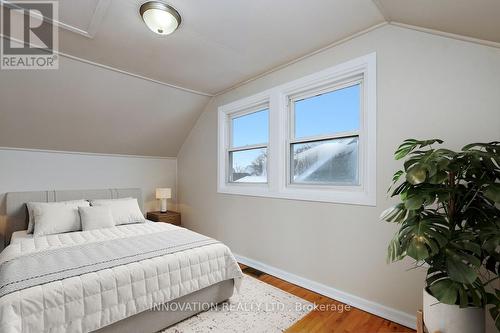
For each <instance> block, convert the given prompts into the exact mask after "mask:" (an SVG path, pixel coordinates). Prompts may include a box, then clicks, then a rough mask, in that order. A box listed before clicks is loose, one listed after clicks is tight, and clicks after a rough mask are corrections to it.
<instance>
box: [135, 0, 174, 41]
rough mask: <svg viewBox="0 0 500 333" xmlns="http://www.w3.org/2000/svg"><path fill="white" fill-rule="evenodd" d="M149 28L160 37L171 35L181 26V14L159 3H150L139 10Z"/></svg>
mask: <svg viewBox="0 0 500 333" xmlns="http://www.w3.org/2000/svg"><path fill="white" fill-rule="evenodd" d="M139 12H140V13H141V17H142V19H143V20H144V23H146V25H147V26H148V28H149V29H150V30H151V31H153V32H155V33H157V34H159V35H170V34H171V33H173V32H174V31H175V30H177V28H178V27H179V25H180V24H181V16H180V15H179V12H178V11H176V10H175V8H173V7H172V6H169V5H167V4H166V3H163V2H159V1H148V2H146V3H144V4H143V5H142V6H141V8H140V9H139Z"/></svg>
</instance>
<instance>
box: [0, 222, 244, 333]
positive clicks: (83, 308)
mask: <svg viewBox="0 0 500 333" xmlns="http://www.w3.org/2000/svg"><path fill="white" fill-rule="evenodd" d="M177 229H180V228H179V227H176V226H173V225H170V224H166V223H141V224H134V225H123V226H117V227H113V228H107V229H96V230H90V231H80V232H71V233H64V234H57V235H48V236H42V237H32V236H31V235H26V234H24V235H23V234H22V233H19V234H18V235H16V236H15V237H14V238H13V240H12V243H11V244H10V245H9V246H8V247H7V248H6V249H5V250H4V251H2V252H1V253H0V265H1V264H2V263H5V262H6V261H9V260H13V259H14V260H15V259H16V258H17V257H20V256H25V255H31V254H33V253H37V252H43V251H49V250H52V249H61V248H64V247H75V246H79V245H81V244H89V243H92V242H96V244H97V242H103V241H104V242H105V241H108V240H114V239H124V238H128V237H134V236H137V235H146V234H155V233H161V232H166V231H172V232H174V231H175V230H177ZM241 276H242V273H241V270H240V268H239V266H238V264H237V262H236V260H235V259H234V256H233V255H232V253H231V251H230V250H229V248H228V247H227V246H225V245H224V244H221V243H214V244H209V245H205V246H200V247H194V248H190V249H187V250H183V251H179V252H175V253H169V254H166V255H161V256H157V257H153V258H149V259H145V260H141V261H138V262H132V263H129V264H126V265H120V266H117V267H113V268H109V269H102V270H99V271H95V272H90V273H86V274H82V275H78V276H73V277H70V278H65V279H62V280H57V281H53V282H49V283H45V284H42V285H37V286H33V287H29V288H26V289H22V290H19V291H15V292H12V293H9V294H7V295H5V296H3V297H1V298H0V332H2V333H11V332H90V331H94V330H97V329H99V328H102V327H105V326H107V325H110V324H112V323H114V322H117V321H119V320H122V319H124V318H127V317H130V316H132V315H135V314H138V313H141V312H143V311H146V310H148V309H150V308H151V307H152V305H153V304H160V303H165V302H168V301H171V300H174V299H177V298H179V297H182V296H184V295H188V294H190V293H193V292H195V291H198V290H201V289H203V288H205V287H208V286H211V285H214V284H216V283H219V282H221V281H225V280H228V279H235V285H238V282H239V280H240V279H241Z"/></svg>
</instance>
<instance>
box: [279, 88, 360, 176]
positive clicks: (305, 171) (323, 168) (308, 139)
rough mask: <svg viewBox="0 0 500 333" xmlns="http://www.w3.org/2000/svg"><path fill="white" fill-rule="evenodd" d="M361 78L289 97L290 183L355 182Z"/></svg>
mask: <svg viewBox="0 0 500 333" xmlns="http://www.w3.org/2000/svg"><path fill="white" fill-rule="evenodd" d="M361 84H362V81H358V80H357V81H356V82H353V83H347V84H344V85H341V86H333V87H328V88H324V89H317V90H313V91H312V92H307V93H305V94H300V95H298V96H292V97H290V101H289V103H288V105H289V108H290V110H289V111H290V115H291V116H290V120H291V122H290V127H291V131H290V132H291V134H292V135H291V137H290V140H289V142H290V143H289V151H290V163H289V167H288V168H289V169H288V170H289V174H290V179H289V181H290V183H291V184H310V185H358V184H359V177H358V143H359V124H360V115H361V89H362V88H361Z"/></svg>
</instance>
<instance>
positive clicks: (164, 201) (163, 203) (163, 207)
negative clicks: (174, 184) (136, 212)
mask: <svg viewBox="0 0 500 333" xmlns="http://www.w3.org/2000/svg"><path fill="white" fill-rule="evenodd" d="M160 201H161V208H160V212H162V213H165V212H166V211H167V199H161V200H160Z"/></svg>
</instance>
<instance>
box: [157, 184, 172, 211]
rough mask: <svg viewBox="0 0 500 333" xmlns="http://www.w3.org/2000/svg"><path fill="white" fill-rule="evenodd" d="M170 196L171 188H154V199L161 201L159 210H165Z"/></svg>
mask: <svg viewBox="0 0 500 333" xmlns="http://www.w3.org/2000/svg"><path fill="white" fill-rule="evenodd" d="M171 197H172V190H171V189H170V188H157V189H156V199H160V201H161V209H160V212H162V213H165V212H166V211H167V199H170V198H171Z"/></svg>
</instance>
